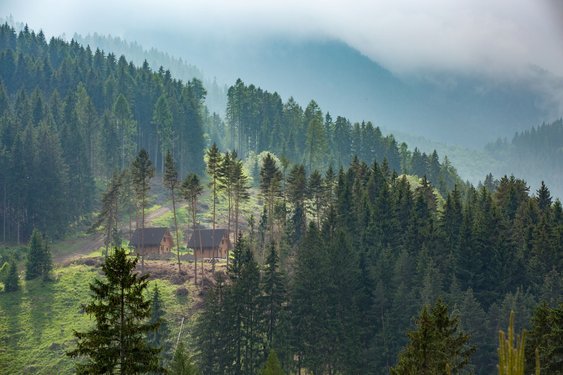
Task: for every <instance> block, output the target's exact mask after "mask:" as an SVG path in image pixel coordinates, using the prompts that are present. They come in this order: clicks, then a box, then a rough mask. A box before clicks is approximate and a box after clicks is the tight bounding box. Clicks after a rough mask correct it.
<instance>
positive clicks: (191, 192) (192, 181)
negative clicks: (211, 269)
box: [181, 173, 203, 285]
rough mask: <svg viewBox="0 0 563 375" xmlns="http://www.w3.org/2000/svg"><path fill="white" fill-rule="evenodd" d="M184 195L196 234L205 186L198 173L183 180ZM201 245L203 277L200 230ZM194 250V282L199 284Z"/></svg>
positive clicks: (193, 230)
mask: <svg viewBox="0 0 563 375" xmlns="http://www.w3.org/2000/svg"><path fill="white" fill-rule="evenodd" d="M181 189H182V197H183V198H184V199H185V200H187V201H188V202H189V207H190V213H191V214H192V236H194V235H195V227H196V216H197V200H198V198H199V196H200V195H201V194H202V193H203V187H202V186H201V184H200V182H199V178H198V177H197V175H196V174H194V173H192V174H190V175H188V176H186V178H185V179H184V181H183V182H182V188H181ZM199 236H200V238H199V245H200V249H199V251H200V253H201V254H202V259H201V277H202V278H203V250H202V249H201V246H202V241H201V232H199ZM193 250H194V263H195V267H194V273H195V275H194V276H195V277H194V283H195V285H197V250H198V249H193Z"/></svg>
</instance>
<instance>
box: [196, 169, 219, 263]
mask: <svg viewBox="0 0 563 375" xmlns="http://www.w3.org/2000/svg"><path fill="white" fill-rule="evenodd" d="M216 201H217V179H216V177H215V176H213V230H212V231H211V244H212V245H215V203H216ZM200 245H201V242H200ZM215 253H216V249H215V248H214V249H213V251H212V253H211V272H212V273H213V274H214V273H215Z"/></svg>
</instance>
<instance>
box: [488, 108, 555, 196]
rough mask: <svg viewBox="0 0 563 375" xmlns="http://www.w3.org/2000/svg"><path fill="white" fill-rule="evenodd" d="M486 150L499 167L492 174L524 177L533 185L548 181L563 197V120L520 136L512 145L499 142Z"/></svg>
mask: <svg viewBox="0 0 563 375" xmlns="http://www.w3.org/2000/svg"><path fill="white" fill-rule="evenodd" d="M485 150H486V151H487V153H488V154H489V155H491V156H492V157H493V158H494V159H496V163H497V164H498V165H497V166H496V168H495V170H492V171H491V172H493V173H496V174H501V173H502V174H504V173H513V174H514V175H517V176H524V177H525V178H526V179H527V180H528V182H529V183H532V184H539V183H540V181H542V180H544V181H545V182H546V183H547V184H548V185H549V186H552V187H553V191H554V193H555V194H556V195H557V196H559V197H563V188H562V186H563V120H561V119H559V120H557V121H554V122H552V123H543V124H542V125H540V126H538V127H532V128H531V129H530V130H526V131H523V132H519V133H516V134H515V135H514V137H513V138H512V140H511V141H507V140H502V139H499V140H498V141H497V142H495V143H490V144H488V145H487V146H486V147H485Z"/></svg>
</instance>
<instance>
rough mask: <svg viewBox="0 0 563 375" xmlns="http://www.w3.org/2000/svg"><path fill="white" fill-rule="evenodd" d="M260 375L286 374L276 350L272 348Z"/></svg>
mask: <svg viewBox="0 0 563 375" xmlns="http://www.w3.org/2000/svg"><path fill="white" fill-rule="evenodd" d="M259 375H285V372H284V371H283V368H282V367H281V364H280V360H279V359H278V355H277V354H276V351H275V350H273V349H272V350H270V354H268V359H267V360H266V363H265V364H264V367H262V370H261V371H260V374H259Z"/></svg>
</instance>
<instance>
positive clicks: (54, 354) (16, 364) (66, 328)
mask: <svg viewBox="0 0 563 375" xmlns="http://www.w3.org/2000/svg"><path fill="white" fill-rule="evenodd" d="M97 252H98V251H96V252H95V253H97ZM92 255H94V254H92ZM53 276H54V277H53V279H54V281H51V282H42V281H41V280H33V281H31V282H25V281H23V280H22V288H21V290H20V291H18V292H15V293H0V374H26V373H33V374H71V373H74V368H75V365H74V360H73V359H71V358H69V357H67V356H66V355H65V352H66V351H67V350H69V349H71V348H73V347H74V336H73V331H74V330H78V331H84V330H87V329H88V328H89V327H91V326H92V324H93V320H92V319H91V318H90V317H89V316H88V315H86V314H83V313H82V312H81V307H80V306H81V304H82V303H87V302H88V301H89V294H90V292H89V288H88V285H89V283H90V282H91V281H92V280H93V279H94V278H95V277H101V276H100V273H99V268H96V267H90V266H85V265H70V266H67V267H61V268H57V269H55V271H54V272H53ZM155 282H158V286H159V289H160V292H161V296H162V299H163V301H164V304H165V309H166V312H167V315H166V320H167V321H168V324H169V327H170V331H171V336H170V340H171V342H174V343H175V340H176V337H177V335H178V332H179V328H180V322H181V317H182V316H186V317H187V319H186V322H185V323H184V330H183V335H182V337H183V339H186V337H187V335H188V334H189V331H190V327H191V325H192V322H191V320H190V319H189V317H191V316H192V314H191V313H190V312H189V311H190V310H189V307H190V306H192V305H193V304H194V300H193V297H192V296H194V295H196V291H195V288H194V287H193V285H191V284H189V283H188V282H186V283H184V284H178V285H174V284H172V283H171V282H170V281H168V280H153V281H151V286H150V291H151V292H152V285H154V283H155ZM182 286H184V287H186V288H187V289H188V290H189V293H188V296H185V297H177V296H176V290H177V289H178V288H179V287H182Z"/></svg>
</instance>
